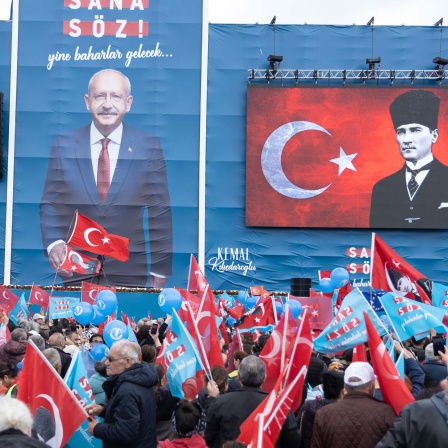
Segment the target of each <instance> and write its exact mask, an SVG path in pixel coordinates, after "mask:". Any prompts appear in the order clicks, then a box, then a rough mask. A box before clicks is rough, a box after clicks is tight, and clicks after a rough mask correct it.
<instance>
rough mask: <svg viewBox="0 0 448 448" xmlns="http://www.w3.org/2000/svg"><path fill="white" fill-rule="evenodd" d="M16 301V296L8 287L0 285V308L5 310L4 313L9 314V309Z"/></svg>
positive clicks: (17, 299)
mask: <svg viewBox="0 0 448 448" xmlns="http://www.w3.org/2000/svg"><path fill="white" fill-rule="evenodd" d="M18 301H19V297H18V296H16V295H15V294H14V293H13V292H12V291H10V290H9V289H8V288H5V287H4V286H3V285H0V310H3V311H5V312H6V314H9V313H10V312H11V310H12V309H13V308H14V307H15V306H16V305H17V302H18Z"/></svg>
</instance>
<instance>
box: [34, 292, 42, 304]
mask: <svg viewBox="0 0 448 448" xmlns="http://www.w3.org/2000/svg"><path fill="white" fill-rule="evenodd" d="M41 295H42V294H41V293H40V292H39V291H36V292H35V293H34V298H35V299H36V300H37V301H38V302H42V297H41Z"/></svg>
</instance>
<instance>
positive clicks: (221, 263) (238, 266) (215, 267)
mask: <svg viewBox="0 0 448 448" xmlns="http://www.w3.org/2000/svg"><path fill="white" fill-rule="evenodd" d="M208 265H209V267H210V268H211V269H212V271H218V272H241V273H242V274H243V275H247V273H248V272H249V271H256V270H257V267H256V266H255V264H254V262H253V260H251V259H250V254H249V249H248V248H243V247H218V253H217V254H216V256H215V257H211V258H209V260H208Z"/></svg>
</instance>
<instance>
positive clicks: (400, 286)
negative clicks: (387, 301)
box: [387, 268, 414, 292]
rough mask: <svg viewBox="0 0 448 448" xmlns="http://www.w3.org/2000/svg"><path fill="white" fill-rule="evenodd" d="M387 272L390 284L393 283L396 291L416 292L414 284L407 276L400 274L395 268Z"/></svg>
mask: <svg viewBox="0 0 448 448" xmlns="http://www.w3.org/2000/svg"><path fill="white" fill-rule="evenodd" d="M387 272H388V274H389V278H390V282H391V283H392V285H391V286H393V289H395V291H400V292H412V291H413V290H414V283H412V281H411V279H410V278H409V277H408V276H407V275H404V274H402V273H401V272H398V271H397V270H396V269H394V268H389V269H388V270H387Z"/></svg>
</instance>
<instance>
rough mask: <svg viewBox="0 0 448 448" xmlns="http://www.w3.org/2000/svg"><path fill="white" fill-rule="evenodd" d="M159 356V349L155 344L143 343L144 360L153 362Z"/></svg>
mask: <svg viewBox="0 0 448 448" xmlns="http://www.w3.org/2000/svg"><path fill="white" fill-rule="evenodd" d="M156 358H157V350H156V347H155V345H148V344H145V345H142V361H145V362H148V363H152V362H154V361H155V360H156Z"/></svg>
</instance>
